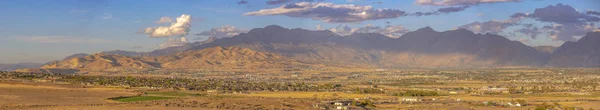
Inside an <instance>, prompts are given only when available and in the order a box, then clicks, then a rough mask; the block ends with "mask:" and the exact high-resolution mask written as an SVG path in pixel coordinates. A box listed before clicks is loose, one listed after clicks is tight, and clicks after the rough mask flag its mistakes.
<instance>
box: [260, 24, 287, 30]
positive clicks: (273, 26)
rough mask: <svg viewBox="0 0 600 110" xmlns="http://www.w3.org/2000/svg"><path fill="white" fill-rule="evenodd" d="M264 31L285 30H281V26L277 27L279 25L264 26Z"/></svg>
mask: <svg viewBox="0 0 600 110" xmlns="http://www.w3.org/2000/svg"><path fill="white" fill-rule="evenodd" d="M264 29H269V30H271V29H286V28H283V27H281V26H279V25H268V26H266V27H265V28H264Z"/></svg>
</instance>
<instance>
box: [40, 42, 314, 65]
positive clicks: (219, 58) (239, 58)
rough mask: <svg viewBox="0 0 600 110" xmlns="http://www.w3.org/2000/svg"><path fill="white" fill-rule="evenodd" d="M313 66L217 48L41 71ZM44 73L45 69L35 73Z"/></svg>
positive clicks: (105, 57)
mask: <svg viewBox="0 0 600 110" xmlns="http://www.w3.org/2000/svg"><path fill="white" fill-rule="evenodd" d="M316 66H319V65H312V64H307V63H302V62H298V61H296V60H294V59H290V58H287V57H284V56H280V55H278V54H273V53H267V52H258V51H254V50H251V49H247V48H238V47H228V48H223V47H220V46H217V47H211V48H206V49H202V50H190V51H185V52H180V53H176V54H171V55H167V56H142V57H131V56H123V55H118V54H105V53H98V54H93V55H88V56H84V57H75V58H71V59H67V60H63V61H58V62H53V63H49V64H46V65H43V66H42V67H41V69H79V70H81V71H107V70H119V69H144V68H145V69H148V68H168V69H262V68H278V69H284V68H308V67H316ZM38 71H45V70H38Z"/></svg>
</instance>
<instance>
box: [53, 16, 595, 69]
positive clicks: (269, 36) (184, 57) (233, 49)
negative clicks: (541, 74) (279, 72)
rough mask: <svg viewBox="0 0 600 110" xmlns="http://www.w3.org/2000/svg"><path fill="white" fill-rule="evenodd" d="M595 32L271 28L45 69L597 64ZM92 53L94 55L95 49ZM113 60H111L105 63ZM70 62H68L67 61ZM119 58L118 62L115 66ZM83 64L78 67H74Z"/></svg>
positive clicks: (59, 64)
mask: <svg viewBox="0 0 600 110" xmlns="http://www.w3.org/2000/svg"><path fill="white" fill-rule="evenodd" d="M597 36H598V33H597V32H596V33H589V34H588V35H586V36H585V37H583V38H582V40H579V41H578V42H567V43H565V44H564V45H563V46H561V47H558V48H557V49H555V47H550V46H540V47H530V46H527V45H524V44H523V43H521V42H518V41H511V40H509V39H507V38H505V37H503V36H499V35H494V34H476V33H473V32H471V31H469V30H465V29H457V30H449V31H444V32H438V31H435V30H433V29H432V28H430V27H425V28H421V29H418V30H416V31H412V32H408V33H406V34H404V35H402V36H401V37H400V38H389V37H387V36H384V35H381V34H375V33H355V34H352V35H347V36H339V35H337V34H335V33H333V32H331V31H328V30H323V31H313V30H305V29H286V28H283V27H280V26H277V25H270V26H266V27H264V28H255V29H252V30H250V31H249V32H247V33H242V34H239V35H237V36H234V37H229V38H222V39H209V40H207V41H204V42H196V43H190V44H187V45H184V46H179V47H171V48H166V49H160V50H155V51H153V52H141V53H132V52H127V51H111V52H103V54H100V55H103V56H111V57H107V58H112V57H119V58H112V59H116V60H114V62H117V63H108V62H100V61H104V60H103V59H97V58H103V57H99V56H98V57H89V56H88V57H85V58H80V59H71V60H68V61H62V62H68V63H55V64H50V65H45V66H44V67H45V68H48V67H50V68H96V69H102V68H115V67H126V68H140V67H142V68H146V67H147V68H204V69H226V68H287V67H302V68H306V67H311V66H312V67H323V66H329V67H346V68H504V67H544V66H552V67H600V64H598V62H600V60H599V59H600V58H598V56H600V55H599V54H598V52H599V50H598V47H600V46H598V44H599V43H598V42H599V41H598V39H599V38H598V37H597ZM96 55H97V54H96ZM92 56H94V55H92ZM110 61H113V60H110ZM73 62H74V63H73ZM121 62H125V63H124V64H120V63H121ZM82 64H83V65H82Z"/></svg>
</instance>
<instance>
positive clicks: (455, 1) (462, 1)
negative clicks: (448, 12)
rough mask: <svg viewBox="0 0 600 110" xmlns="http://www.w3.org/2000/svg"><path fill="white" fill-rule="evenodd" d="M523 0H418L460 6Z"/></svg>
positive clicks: (422, 3) (424, 2)
mask: <svg viewBox="0 0 600 110" xmlns="http://www.w3.org/2000/svg"><path fill="white" fill-rule="evenodd" d="M519 1H521V0H417V1H415V4H418V5H434V6H458V5H479V4H484V3H502V2H519Z"/></svg>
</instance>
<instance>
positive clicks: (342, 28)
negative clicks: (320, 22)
mask: <svg viewBox="0 0 600 110" xmlns="http://www.w3.org/2000/svg"><path fill="white" fill-rule="evenodd" d="M328 30H329V31H331V32H333V33H336V34H338V35H340V36H346V35H350V34H352V28H351V27H350V26H348V25H338V26H337V27H335V28H331V29H328Z"/></svg>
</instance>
